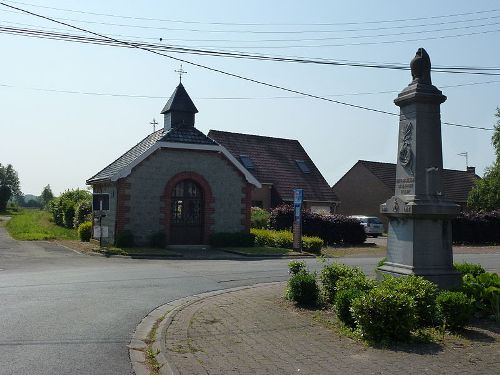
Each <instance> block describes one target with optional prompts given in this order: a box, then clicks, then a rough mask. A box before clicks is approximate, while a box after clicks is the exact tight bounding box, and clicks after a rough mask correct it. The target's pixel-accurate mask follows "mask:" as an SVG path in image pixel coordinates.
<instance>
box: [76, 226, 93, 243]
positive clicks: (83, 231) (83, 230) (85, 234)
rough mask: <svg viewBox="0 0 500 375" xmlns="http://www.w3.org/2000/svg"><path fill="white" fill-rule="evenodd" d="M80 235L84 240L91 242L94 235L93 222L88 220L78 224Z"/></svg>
mask: <svg viewBox="0 0 500 375" xmlns="http://www.w3.org/2000/svg"><path fill="white" fill-rule="evenodd" d="M78 237H79V238H80V241H82V242H89V241H90V238H91V237H92V222H90V221H86V222H84V223H81V224H80V225H79V226H78Z"/></svg>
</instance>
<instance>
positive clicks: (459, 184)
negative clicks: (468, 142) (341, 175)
mask: <svg viewBox="0 0 500 375" xmlns="http://www.w3.org/2000/svg"><path fill="white" fill-rule="evenodd" d="M358 163H359V164H361V165H363V166H364V167H365V168H367V169H368V170H369V171H370V172H371V173H372V174H373V175H374V176H375V177H377V178H378V179H379V180H380V181H381V182H382V183H383V184H384V185H386V186H387V187H388V188H389V189H390V190H391V191H394V189H395V186H396V164H392V163H382V162H377V161H368V160H359V161H358V162H357V163H356V164H358ZM347 173H349V172H347ZM479 178H480V177H479V176H477V175H476V174H475V173H473V172H469V171H457V170H454V169H443V189H444V195H445V197H446V198H447V199H450V200H452V201H454V202H466V201H467V196H468V194H469V191H470V190H471V189H472V187H473V186H474V184H475V182H476V180H478V179H479Z"/></svg>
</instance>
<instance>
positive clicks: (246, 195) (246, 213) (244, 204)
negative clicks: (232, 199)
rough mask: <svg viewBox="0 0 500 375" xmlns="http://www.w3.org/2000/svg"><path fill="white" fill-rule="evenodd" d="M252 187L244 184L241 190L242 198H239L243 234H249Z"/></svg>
mask: <svg viewBox="0 0 500 375" xmlns="http://www.w3.org/2000/svg"><path fill="white" fill-rule="evenodd" d="M252 190H253V189H252V185H250V184H249V183H247V184H245V186H244V187H243V188H241V192H242V194H243V197H242V198H241V225H243V232H245V233H250V227H251V217H252Z"/></svg>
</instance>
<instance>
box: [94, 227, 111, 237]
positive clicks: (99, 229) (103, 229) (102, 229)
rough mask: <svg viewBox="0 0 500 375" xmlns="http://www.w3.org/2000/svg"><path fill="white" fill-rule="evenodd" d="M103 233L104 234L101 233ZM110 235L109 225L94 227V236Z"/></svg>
mask: <svg viewBox="0 0 500 375" xmlns="http://www.w3.org/2000/svg"><path fill="white" fill-rule="evenodd" d="M101 234H102V235H101ZM107 237H108V227H107V226H100V227H99V226H97V225H96V226H95V227H94V238H107Z"/></svg>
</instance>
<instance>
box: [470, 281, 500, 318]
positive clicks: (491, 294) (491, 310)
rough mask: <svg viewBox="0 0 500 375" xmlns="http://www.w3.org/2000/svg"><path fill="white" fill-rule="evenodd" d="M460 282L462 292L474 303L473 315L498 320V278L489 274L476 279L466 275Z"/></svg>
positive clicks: (499, 295)
mask: <svg viewBox="0 0 500 375" xmlns="http://www.w3.org/2000/svg"><path fill="white" fill-rule="evenodd" d="M462 281H463V282H462V292H464V293H465V294H466V295H467V296H468V297H469V298H471V299H472V300H473V301H474V310H475V313H476V314H478V315H483V316H484V315H485V316H490V317H492V318H493V319H494V320H497V321H498V320H500V276H498V275H497V274H496V273H490V272H484V273H481V274H479V275H478V276H476V277H474V276H473V275H472V274H466V275H464V276H463V278H462Z"/></svg>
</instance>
